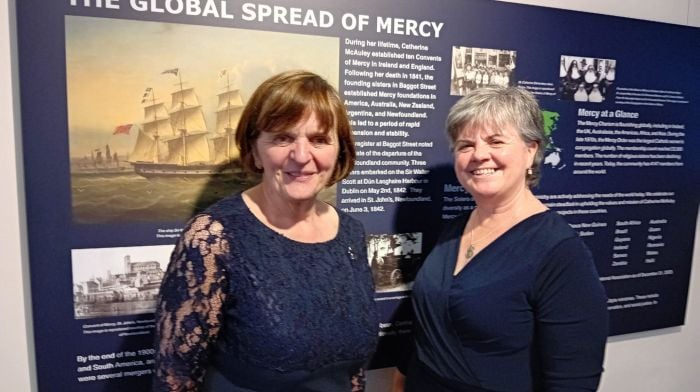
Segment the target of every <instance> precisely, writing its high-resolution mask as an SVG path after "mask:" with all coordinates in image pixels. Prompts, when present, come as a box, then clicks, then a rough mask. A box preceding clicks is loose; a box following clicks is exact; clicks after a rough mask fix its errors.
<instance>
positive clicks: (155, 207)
mask: <svg viewBox="0 0 700 392" xmlns="http://www.w3.org/2000/svg"><path fill="white" fill-rule="evenodd" d="M255 182H256V180H255V179H250V180H248V179H243V178H236V179H218V178H192V179H190V178H159V179H147V178H144V177H141V176H139V175H137V174H133V173H128V174H93V175H75V174H74V175H72V176H71V191H72V192H71V193H72V206H73V221H74V222H76V223H81V224H89V223H110V222H115V223H123V222H149V221H169V220H186V219H188V218H189V217H191V216H192V215H193V214H195V213H197V212H199V211H201V210H203V209H204V208H206V207H207V206H209V205H211V204H212V203H214V202H216V201H218V200H220V199H222V198H223V197H226V196H228V195H230V194H232V193H236V192H240V191H243V190H245V189H247V188H249V187H251V186H253V185H254V184H255Z"/></svg>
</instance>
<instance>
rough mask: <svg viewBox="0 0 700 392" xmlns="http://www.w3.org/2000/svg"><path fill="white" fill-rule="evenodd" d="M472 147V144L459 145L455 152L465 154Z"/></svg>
mask: <svg viewBox="0 0 700 392" xmlns="http://www.w3.org/2000/svg"><path fill="white" fill-rule="evenodd" d="M473 147H474V145H473V144H469V143H460V144H458V145H457V146H455V150H456V151H459V152H467V151H471V149H472V148H473Z"/></svg>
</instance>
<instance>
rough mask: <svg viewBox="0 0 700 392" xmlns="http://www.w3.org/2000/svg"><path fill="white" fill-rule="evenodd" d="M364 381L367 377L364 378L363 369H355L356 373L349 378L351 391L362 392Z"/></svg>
mask: <svg viewBox="0 0 700 392" xmlns="http://www.w3.org/2000/svg"><path fill="white" fill-rule="evenodd" d="M366 381H367V379H366V378H365V369H363V368H359V369H357V373H355V374H354V375H353V376H352V379H351V380H350V383H351V385H352V391H351V392H364V390H365V384H366Z"/></svg>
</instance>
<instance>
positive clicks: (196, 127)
mask: <svg viewBox="0 0 700 392" xmlns="http://www.w3.org/2000/svg"><path fill="white" fill-rule="evenodd" d="M170 123H171V124H172V126H173V128H174V129H175V130H176V131H177V132H181V131H182V130H185V131H187V132H188V133H190V132H196V131H205V130H206V129H207V125H206V122H205V121H204V113H203V112H202V106H201V105H200V104H199V101H198V100H197V96H196V95H195V93H194V88H193V87H189V88H185V89H180V90H178V91H175V92H173V93H172V105H171V106H170Z"/></svg>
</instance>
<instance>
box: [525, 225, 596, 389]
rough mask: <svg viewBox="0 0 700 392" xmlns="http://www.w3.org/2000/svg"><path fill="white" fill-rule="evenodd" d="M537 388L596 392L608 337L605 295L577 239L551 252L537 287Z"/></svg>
mask: <svg viewBox="0 0 700 392" xmlns="http://www.w3.org/2000/svg"><path fill="white" fill-rule="evenodd" d="M535 317H536V344H537V347H536V350H537V352H538V353H539V358H540V365H541V368H540V369H539V373H540V377H537V379H538V381H540V382H541V386H540V388H539V389H538V390H542V391H547V392H554V391H557V392H558V391H562V392H563V391H568V392H570V391H595V390H596V389H597V387H598V383H599V381H600V375H601V372H602V371H603V357H604V353H605V343H606V341H607V337H608V310H607V297H606V295H605V291H604V289H603V286H602V284H601V283H600V279H599V277H598V273H597V272H596V269H595V265H594V263H593V258H592V256H591V253H590V251H589V250H588V249H587V248H586V246H585V245H584V244H583V241H581V240H580V239H579V238H571V239H569V240H566V241H564V242H562V243H561V244H560V245H559V246H557V247H556V248H555V249H553V251H552V252H551V254H550V258H549V260H548V261H547V262H546V263H545V264H544V266H543V268H542V270H541V271H540V274H539V276H538V278H537V282H536V286H535Z"/></svg>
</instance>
